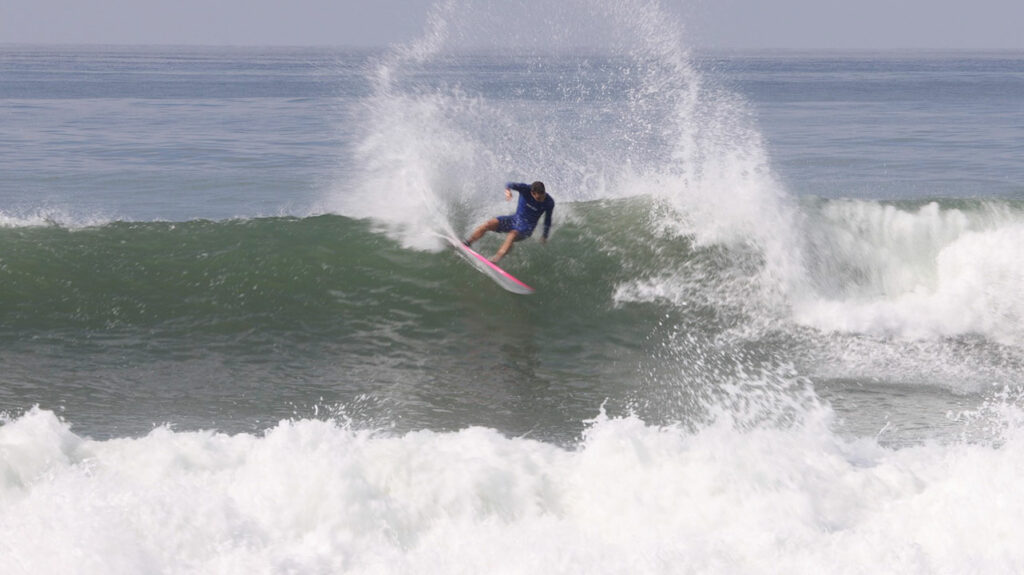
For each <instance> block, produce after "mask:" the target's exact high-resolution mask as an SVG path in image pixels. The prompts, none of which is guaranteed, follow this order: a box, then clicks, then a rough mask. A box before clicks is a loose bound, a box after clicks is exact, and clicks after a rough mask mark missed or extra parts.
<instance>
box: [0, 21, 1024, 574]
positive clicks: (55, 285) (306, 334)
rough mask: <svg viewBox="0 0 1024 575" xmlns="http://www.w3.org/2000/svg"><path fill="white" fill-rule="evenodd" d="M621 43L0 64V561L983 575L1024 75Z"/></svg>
mask: <svg viewBox="0 0 1024 575" xmlns="http://www.w3.org/2000/svg"><path fill="white" fill-rule="evenodd" d="M619 18H626V20H625V24H627V25H631V24H632V23H633V20H630V18H629V17H624V16H621V15H620V16H619ZM635 18H636V20H637V22H638V24H637V25H638V26H639V25H640V24H643V25H644V26H649V23H648V22H647V20H645V19H644V18H641V17H640V16H636V17H635ZM449 23H450V24H452V25H457V24H458V22H457V21H454V22H449ZM456 28H457V26H456ZM644 30H645V31H646V32H647V33H649V34H650V38H647V39H644V38H639V39H637V40H634V41H633V42H634V43H632V44H630V45H629V46H627V47H626V48H622V47H621V46H614V47H613V49H610V50H608V51H605V52H592V51H588V52H581V53H574V52H564V51H563V52H559V53H556V54H551V53H535V52H523V53H518V52H505V51H502V50H496V49H495V50H486V49H482V50H476V51H464V50H458V49H455V47H453V46H450V45H449V44H448V43H446V42H445V41H440V43H431V42H425V43H414V44H412V45H410V46H405V47H393V48H391V49H387V50H372V51H360V50H348V49H326V48H320V49H312V48H294V49H285V48H273V49H271V48H181V47H71V46H53V47H50V46H2V47H0V366H2V368H3V369H2V374H0V412H3V414H4V419H3V424H2V426H0V532H2V533H3V536H2V537H0V558H3V560H4V564H6V565H8V566H13V569H14V572H25V573H29V572H31V573H40V572H64V571H67V570H74V571H78V572H103V573H109V572H120V571H123V572H164V571H185V572H192V571H195V572H210V571H218V572H253V571H255V572H389V573H390V572H395V573H407V572H445V573H448V572H481V571H491V570H506V571H509V572H537V571H538V570H540V571H545V570H547V571H555V572H581V571H584V570H586V571H591V572H669V573H674V572H691V571H692V572H812V571H815V572H817V571H818V570H830V569H834V568H835V566H836V565H842V566H843V568H844V569H845V570H849V571H854V572H869V571H870V572H877V571H883V572H884V571H899V572H986V573H993V572H1016V571H1019V570H1020V568H1021V566H1022V565H1024V555H1022V552H1021V547H1020V546H1019V545H1016V544H1015V542H1014V541H1013V539H1014V538H1013V537H1012V536H1010V535H1007V534H1008V533H1013V532H1014V530H1015V529H1016V526H1017V525H1019V522H1020V520H1021V518H1022V517H1024V498H1021V497H1020V496H1019V495H1018V492H1019V490H1017V489H1016V488H1015V484H1016V482H1017V477H1018V475H1019V470H1020V457H1021V453H1024V451H1022V447H1024V443H1022V439H1021V430H1022V429H1024V427H1022V426H1021V424H1020V422H1021V411H1020V395H1019V393H1020V392H1019V388H1020V385H1021V384H1022V383H1024V331H1022V328H1021V325H1024V324H1022V321H1021V320H1022V319H1024V315H1022V314H1024V298H1022V295H1021V294H1022V292H1021V290H1020V287H1019V286H1020V285H1021V283H1022V281H1024V248H1022V247H1021V246H1022V245H1024V243H1022V241H1024V162H1022V161H1021V157H1022V154H1021V152H1022V144H1021V142H1024V55H1022V54H1013V53H976V54H962V53H958V54H943V53H856V54H817V53H778V54H706V53H693V52H691V51H689V50H688V49H687V48H686V47H685V45H684V43H683V42H682V41H680V40H679V38H678V37H677V36H676V35H675V33H674V32H673V29H672V27H671V26H669V27H668V28H657V27H655V28H654V29H653V31H652V29H651V28H649V27H646V28H644ZM425 38H427V39H428V40H429V39H431V38H433V36H431V34H430V33H427V34H426V35H425ZM451 42H453V43H454V41H451ZM534 179H543V180H545V182H547V184H548V188H549V190H550V191H551V193H552V195H553V196H554V197H555V198H556V200H557V201H558V208H557V212H556V219H555V230H554V234H553V236H552V239H551V242H550V243H549V244H548V245H547V246H543V247H542V246H540V245H539V244H538V243H537V242H524V243H523V244H522V245H521V246H520V247H518V248H517V249H516V250H515V251H514V252H513V255H511V256H510V257H509V258H508V260H507V263H506V265H507V266H508V268H509V269H510V270H511V271H513V272H514V273H516V274H517V275H520V276H521V277H523V278H525V279H527V280H528V281H529V283H531V284H533V285H535V287H537V290H538V293H537V294H535V295H534V296H530V297H529V298H522V297H517V296H512V295H509V294H506V293H504V292H502V291H500V289H499V288H497V286H495V285H493V284H491V283H490V282H489V281H488V280H487V279H486V278H484V277H483V276H481V275H479V274H477V273H476V272H475V271H473V270H472V269H470V268H469V267H468V266H465V265H464V264H462V263H461V262H460V261H459V260H458V259H457V258H456V257H455V256H454V254H452V253H450V252H448V251H446V250H445V249H444V246H443V244H442V243H441V242H440V241H438V239H437V237H436V233H437V232H441V231H444V230H446V229H453V230H455V231H456V232H458V233H465V232H466V231H467V230H469V229H470V228H471V227H472V226H473V225H475V224H476V223H478V222H479V221H481V220H483V219H485V218H487V217H490V216H491V215H494V214H497V213H505V212H506V211H508V210H509V209H510V208H509V206H508V205H506V204H504V203H503V201H502V200H503V196H502V193H501V192H502V189H503V185H504V182H506V181H509V180H513V181H532V180H534ZM488 242H490V243H488ZM482 246H483V249H484V250H485V251H486V250H488V249H496V247H497V243H496V240H493V239H491V240H485V241H484V242H483V244H482ZM950 518H955V520H951V519H950ZM951 543H952V544H951ZM765 557H772V558H774V560H773V561H772V562H770V563H765V561H764V558H765ZM83 558H84V559H83Z"/></svg>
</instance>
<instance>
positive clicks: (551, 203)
mask: <svg viewBox="0 0 1024 575" xmlns="http://www.w3.org/2000/svg"><path fill="white" fill-rule="evenodd" d="M505 187H506V188H508V189H510V190H515V191H517V192H519V206H518V207H517V208H516V215H515V217H516V219H517V220H518V221H519V223H518V224H517V225H516V226H515V228H516V229H517V230H518V231H519V233H520V234H523V235H525V236H529V235H530V234H532V233H533V228H535V227H537V222H538V221H539V220H540V216H541V214H543V215H544V239H547V238H548V233H549V232H550V231H551V213H552V212H554V211H555V200H554V198H552V197H551V194H546V196H545V198H544V201H543V202H538V201H537V200H535V199H533V195H532V194H530V184H522V183H519V182H508V183H507V184H505Z"/></svg>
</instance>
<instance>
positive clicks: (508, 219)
mask: <svg viewBox="0 0 1024 575" xmlns="http://www.w3.org/2000/svg"><path fill="white" fill-rule="evenodd" d="M497 219H498V232H501V233H506V232H511V231H512V230H515V231H517V232H519V234H518V235H517V236H516V241H517V242H518V241H522V240H525V239H526V238H528V237H530V235H531V234H533V228H534V226H531V225H530V224H529V223H527V222H524V221H523V220H521V219H519V218H518V217H516V216H514V215H512V216H498V218H497Z"/></svg>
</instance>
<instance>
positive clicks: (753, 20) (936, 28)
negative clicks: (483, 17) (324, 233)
mask: <svg viewBox="0 0 1024 575" xmlns="http://www.w3.org/2000/svg"><path fill="white" fill-rule="evenodd" d="M549 1H550V2H551V3H552V4H551V6H554V5H556V3H560V2H561V1H562V0H549ZM516 2H520V3H521V0H508V2H507V3H511V4H514V3H516ZM577 2H578V3H580V4H586V2H580V1H579V0H577ZM433 4H434V0H93V1H90V0H0V43H31V44H37V43H38V44H49V43H63V44H67V43H71V44H82V43H85V44H207V45H333V46H385V45H388V44H391V43H394V42H406V41H409V40H412V39H413V38H415V37H417V36H418V35H419V34H420V33H421V31H422V30H423V28H424V22H425V19H426V14H427V12H428V9H429V7H430V6H431V5H433ZM463 4H466V5H469V6H471V8H470V9H471V10H477V11H487V10H491V9H493V8H494V7H496V6H498V5H501V4H502V2H501V1H499V0H489V1H488V0H481V1H480V2H463ZM611 4H615V0H600V1H599V0H594V2H592V5H593V6H594V7H595V9H597V10H599V9H600V8H601V7H602V6H605V5H611ZM662 6H664V7H665V8H666V9H667V10H668V11H669V12H671V13H672V14H673V15H676V16H678V18H679V21H680V22H681V23H682V25H683V27H684V28H685V30H686V33H685V35H684V37H685V38H687V41H688V43H689V44H690V45H691V46H692V47H697V48H704V47H709V48H737V49H763V48H767V49H772V48H776V49H838V50H842V49H905V48H924V49H952V50H960V49H1002V50H1007V49H1009V50H1024V29H1022V25H1024V24H1022V23H1024V0H970V1H968V0H663V1H662ZM531 14H532V13H531ZM537 17H540V16H537ZM568 21H570V22H574V21H573V20H572V19H569V20H568ZM520 25H529V23H528V22H517V21H512V22H508V28H509V31H510V33H514V30H515V28H516V26H520Z"/></svg>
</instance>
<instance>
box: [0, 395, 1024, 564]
mask: <svg viewBox="0 0 1024 575" xmlns="http://www.w3.org/2000/svg"><path fill="white" fill-rule="evenodd" d="M1001 405H1003V407H1002V408H1000V409H993V410H990V411H989V412H988V413H987V416H988V417H989V419H988V421H989V422H990V423H992V424H993V426H992V427H998V428H999V429H1001V435H1000V437H999V439H998V441H996V442H994V443H993V442H991V441H984V442H977V441H974V442H963V443H953V444H947V445H940V444H935V443H932V444H928V445H924V446H920V447H915V448H906V449H890V448H886V447H883V446H881V445H879V444H878V443H877V442H875V441H872V440H857V441H850V440H846V439H843V438H841V437H839V436H837V435H836V434H835V433H833V432H832V431H831V430H830V428H829V420H830V416H829V413H828V412H827V410H826V411H819V410H821V409H823V408H817V409H816V410H813V411H811V412H808V413H805V414H804V415H805V417H804V418H802V419H801V421H800V422H798V423H796V424H794V425H790V426H786V427H782V428H779V427H776V426H758V427H755V428H752V429H749V428H748V429H740V428H736V427H734V426H732V425H730V424H729V423H728V422H727V421H720V422H719V423H717V424H711V425H709V426H707V427H703V428H701V429H698V430H695V431H687V430H684V429H681V428H678V427H672V426H668V427H662V426H652V425H648V424H646V423H644V422H643V421H642V420H640V419H638V418H636V417H629V416H627V417H608V416H604V415H600V416H598V417H597V418H596V419H595V420H594V421H592V422H591V423H590V424H589V427H588V429H587V431H586V432H585V434H584V436H583V437H582V438H581V440H580V442H579V443H578V445H576V446H574V447H570V448H564V447H558V446H554V445H551V444H547V443H544V442H540V441H536V440H532V439H528V438H514V437H507V436H504V435H502V434H500V433H498V432H496V431H494V430H492V429H489V428H485V427H470V428H466V429H462V430H459V431H452V432H432V431H415V432H410V433H406V434H401V435H391V434H388V433H386V432H376V431H373V430H358V429H354V428H350V427H348V426H346V425H342V424H339V423H337V422H335V421H333V420H326V421H324V420H311V419H304V420H291V421H282V422H280V423H279V424H278V425H276V426H275V427H273V428H271V429H268V430H267V431H266V432H265V433H263V434H260V435H250V434H237V435H227V434H223V433H215V432H207V431H194V432H175V431H172V430H170V429H167V428H163V427H161V428H157V429H155V430H153V431H152V432H150V433H149V434H148V435H145V436H143V437H139V438H135V439H131V438H115V439H110V440H106V441H96V440H91V439H88V438H86V437H81V436H78V435H76V434H74V433H73V432H72V431H71V429H70V428H69V426H68V425H67V424H66V423H64V422H63V421H61V420H60V419H59V418H58V417H56V416H55V415H54V414H53V413H52V412H49V411H45V410H39V409H34V410H31V411H29V412H27V413H25V414H23V415H20V416H16V417H13V418H11V419H9V420H8V421H6V422H5V423H4V424H3V425H2V427H0V453H2V454H3V457H2V458H0V541H3V543H2V544H0V549H3V550H4V552H3V553H4V556H5V557H6V559H7V561H6V565H7V569H8V571H9V572H11V573H44V572H45V573H51V572H61V571H67V570H73V571H75V572H77V573H109V572H111V571H123V572H152V571H169V570H170V571H178V570H185V571H196V572H209V571H219V572H230V573H235V572H252V571H254V570H255V571H304V572H375V573H435V572H443V573H453V572H456V573H462V572H465V573H470V572H481V571H488V570H492V569H494V568H495V567H496V566H500V567H501V568H502V569H504V570H507V571H510V572H536V571H546V572H554V573H560V572H578V571H579V570H581V569H585V570H587V571H588V572H593V573H605V572H611V573H621V572H623V571H636V570H641V571H649V572H675V571H678V570H679V568H680V566H682V565H685V566H687V567H686V569H692V570H696V571H700V572H708V573H734V572H738V571H742V572H748V573H778V572H787V573H816V572H820V571H821V570H828V569H829V568H830V566H835V565H837V564H841V565H846V566H850V567H851V568H853V569H854V570H856V571H858V572H878V571H890V570H892V569H894V568H895V569H898V570H899V571H901V572H907V573H933V572H937V571H950V572H963V571H984V572H986V573H1003V572H1007V573H1008V572H1013V571H1014V570H1015V569H1016V566H1019V565H1021V564H1024V552H1022V550H1021V549H1020V546H1019V545H1016V544H1015V543H1014V541H1015V540H1014V539H1013V538H1012V537H1009V538H1008V537H1005V534H1006V533H1009V532H1012V531H1013V530H1014V529H1016V526H1017V525H1018V524H1019V523H1020V520H1021V517H1022V516H1024V499H1022V498H1021V497H1019V496H1015V495H1013V494H1015V493H1019V490H1018V489H1015V485H1016V484H1017V482H1018V479H1019V478H1018V469H1019V460H1020V459H1021V457H1022V456H1024V444H1022V439H1021V437H1020V427H1019V426H1018V425H1016V424H1014V423H1013V422H1014V421H1019V420H1020V416H1019V413H1018V414H1017V415H1016V416H1015V417H1009V416H1007V413H1009V412H1013V411H1014V409H1015V408H1013V407H1012V404H1001ZM995 413H1002V414H1003V415H1002V416H999V417H995V418H994V419H993V418H991V416H993V415H994V414H995ZM979 415H981V414H979ZM990 439H991V438H990ZM994 494H999V496H998V497H997V496H995V495H994ZM950 517H955V518H956V521H950V520H949V518H950ZM949 541H956V542H957V543H956V545H950V544H949ZM766 557H771V558H772V559H771V561H766V560H765V558H766Z"/></svg>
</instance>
